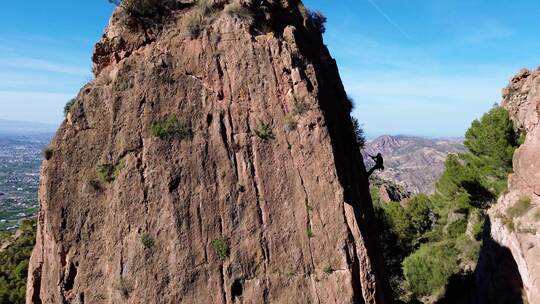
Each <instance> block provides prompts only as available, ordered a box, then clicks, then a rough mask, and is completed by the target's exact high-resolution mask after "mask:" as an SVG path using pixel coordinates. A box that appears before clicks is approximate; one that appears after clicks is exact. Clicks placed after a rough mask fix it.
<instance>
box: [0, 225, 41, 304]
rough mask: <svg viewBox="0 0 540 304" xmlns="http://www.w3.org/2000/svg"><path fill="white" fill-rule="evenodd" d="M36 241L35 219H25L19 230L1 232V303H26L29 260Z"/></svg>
mask: <svg viewBox="0 0 540 304" xmlns="http://www.w3.org/2000/svg"><path fill="white" fill-rule="evenodd" d="M35 241H36V221H35V220H33V219H32V220H23V221H22V222H21V225H20V227H19V229H18V230H17V231H10V232H3V233H2V232H0V248H2V249H0V303H6V304H7V303H9V304H19V303H20V304H24V303H25V293H26V280H27V273H28V261H29V259H30V255H31V254H32V249H33V248H34V244H35Z"/></svg>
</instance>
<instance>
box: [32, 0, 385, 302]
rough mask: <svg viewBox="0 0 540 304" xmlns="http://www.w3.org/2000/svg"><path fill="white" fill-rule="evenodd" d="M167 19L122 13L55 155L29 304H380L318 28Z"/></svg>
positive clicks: (355, 165)
mask: <svg viewBox="0 0 540 304" xmlns="http://www.w3.org/2000/svg"><path fill="white" fill-rule="evenodd" d="M148 1H149V2H150V3H156V1H150V0H148ZM157 2H158V3H159V2H160V1H157ZM166 3H167V6H166V10H158V11H157V12H155V14H156V15H152V16H149V15H145V14H137V15H133V16H130V15H129V14H128V12H127V10H126V9H125V7H122V6H121V7H119V8H118V9H116V11H115V12H114V14H113V16H112V18H111V21H110V23H109V25H108V26H107V29H106V31H105V34H104V35H103V38H102V39H101V40H100V41H99V42H98V43H97V45H96V47H95V51H94V55H93V61H94V73H95V79H94V80H93V81H91V82H90V83H88V84H87V85H85V86H84V87H83V88H82V89H81V91H80V93H79V94H78V96H77V97H76V99H75V103H74V104H73V105H72V106H71V108H70V109H69V113H68V114H67V117H66V119H65V121H64V122H63V123H62V125H61V126H60V128H59V130H58V131H57V133H56V135H55V137H54V139H53V140H52V142H51V144H50V147H49V149H50V152H51V153H50V157H48V159H47V160H45V161H44V163H43V165H42V168H41V176H42V179H41V184H40V190H39V202H40V211H39V215H38V232H37V243H36V247H35V248H34V251H33V254H32V258H31V260H30V266H29V279H28V288H27V303H36V304H37V303H91V304H99V303H340V304H341V303H387V301H388V300H387V298H386V293H387V282H386V279H385V277H384V274H383V270H382V262H381V261H380V257H381V254H380V252H379V248H378V241H377V235H378V233H377V229H376V227H375V223H374V218H373V207H372V203H371V198H370V194H369V185H368V180H367V176H366V174H365V171H366V170H365V168H364V163H363V161H362V157H361V155H360V153H359V149H358V146H357V143H356V138H355V134H354V131H353V125H352V122H351V119H350V105H349V104H348V102H347V95H346V93H345V91H344V88H343V85H342V82H341V80H340V77H339V73H338V69H337V66H336V63H335V61H334V59H332V57H331V56H330V54H329V52H328V50H327V48H326V47H325V46H324V44H323V41H322V36H321V31H322V28H321V27H320V24H318V23H317V19H313V18H316V17H317V16H315V15H314V14H310V13H309V11H307V10H306V8H305V7H304V6H303V5H302V3H301V2H299V1H295V0H282V1H270V0H263V1H256V2H255V1H240V2H234V3H229V1H220V0H214V1H199V2H197V3H196V2H195V1H188V0H184V1H166ZM156 16H157V17H156Z"/></svg>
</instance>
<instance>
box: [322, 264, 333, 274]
mask: <svg viewBox="0 0 540 304" xmlns="http://www.w3.org/2000/svg"><path fill="white" fill-rule="evenodd" d="M323 271H324V273H327V274H331V273H332V272H334V268H332V266H330V265H328V266H324V268H323Z"/></svg>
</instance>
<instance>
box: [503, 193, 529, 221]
mask: <svg viewBox="0 0 540 304" xmlns="http://www.w3.org/2000/svg"><path fill="white" fill-rule="evenodd" d="M531 208H532V205H531V199H530V198H528V197H526V196H524V197H522V198H520V199H519V200H518V201H517V202H516V203H515V204H514V205H513V206H512V207H510V208H508V209H507V210H506V214H507V215H508V216H509V217H510V218H516V217H521V216H523V215H525V214H526V213H527V212H529V210H531Z"/></svg>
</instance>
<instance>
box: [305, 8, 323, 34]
mask: <svg viewBox="0 0 540 304" xmlns="http://www.w3.org/2000/svg"><path fill="white" fill-rule="evenodd" d="M309 21H310V22H311V24H312V25H313V27H314V28H316V29H317V30H318V31H319V32H320V33H321V34H324V32H326V26H325V24H326V21H327V18H326V17H325V16H324V15H323V13H321V11H309Z"/></svg>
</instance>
